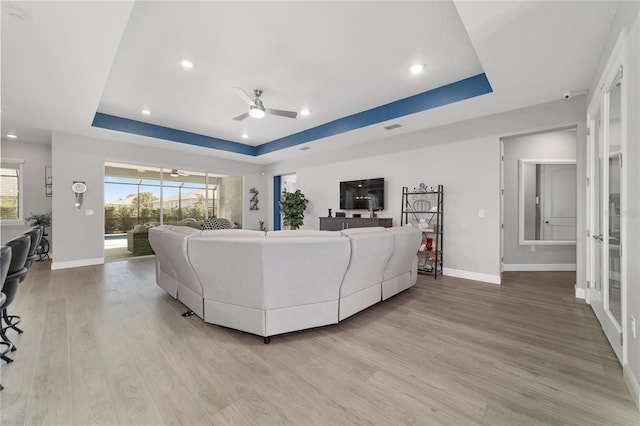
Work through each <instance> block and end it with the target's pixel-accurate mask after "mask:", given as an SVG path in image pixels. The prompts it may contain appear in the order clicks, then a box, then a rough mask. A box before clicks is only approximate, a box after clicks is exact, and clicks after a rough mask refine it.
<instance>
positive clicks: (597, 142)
mask: <svg viewBox="0 0 640 426" xmlns="http://www.w3.org/2000/svg"><path fill="white" fill-rule="evenodd" d="M592 131H593V137H594V141H593V151H594V152H593V201H594V203H593V212H592V213H593V237H594V241H593V277H592V278H593V281H594V287H595V290H596V292H597V293H600V292H602V243H601V240H598V239H596V237H601V236H602V215H601V206H602V185H601V183H602V168H603V166H604V165H603V163H602V151H603V146H602V144H603V140H602V123H601V111H600V110H598V112H597V113H596V114H595V117H594V126H593V129H592Z"/></svg>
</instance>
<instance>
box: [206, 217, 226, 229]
mask: <svg viewBox="0 0 640 426" xmlns="http://www.w3.org/2000/svg"><path fill="white" fill-rule="evenodd" d="M200 227H201V229H230V228H231V227H232V225H231V221H229V219H224V218H213V219H207V220H205V221H204V223H203V224H202V225H201V226H200Z"/></svg>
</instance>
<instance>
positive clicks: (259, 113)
mask: <svg viewBox="0 0 640 426" xmlns="http://www.w3.org/2000/svg"><path fill="white" fill-rule="evenodd" d="M233 90H235V91H236V93H237V94H238V96H240V98H242V100H243V101H245V102H246V103H248V104H249V111H248V112H245V113H244V114H240V115H239V116H237V117H234V118H233V119H234V120H236V121H242V120H244V119H245V118H247V117H253V118H262V117H264V116H265V113H266V114H271V115H279V116H281V117H287V118H296V117H297V116H298V113H297V112H295V111H283V110H281V109H271V108H265V107H264V105H263V104H262V99H260V96H261V95H262V90H260V89H254V91H253V95H254V96H255V98H254V99H251V97H249V95H248V94H247V92H245V91H244V89H242V88H241V87H234V88H233Z"/></svg>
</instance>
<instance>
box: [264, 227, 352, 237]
mask: <svg viewBox="0 0 640 426" xmlns="http://www.w3.org/2000/svg"><path fill="white" fill-rule="evenodd" d="M341 236H342V234H341V233H340V231H316V230H312V229H296V230H284V231H269V232H267V238H291V237H294V238H296V237H297V238H299V237H333V238H335V237H341Z"/></svg>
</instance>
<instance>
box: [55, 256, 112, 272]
mask: <svg viewBox="0 0 640 426" xmlns="http://www.w3.org/2000/svg"><path fill="white" fill-rule="evenodd" d="M103 263H104V257H94V258H93V259H81V260H70V261H68V262H56V261H55V260H54V261H52V262H51V270H52V271H53V270H54V269H67V268H78V267H80V266H91V265H102V264H103Z"/></svg>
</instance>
